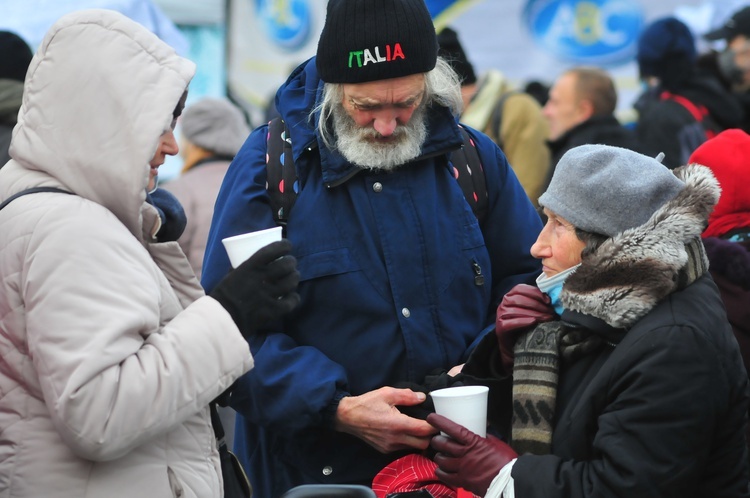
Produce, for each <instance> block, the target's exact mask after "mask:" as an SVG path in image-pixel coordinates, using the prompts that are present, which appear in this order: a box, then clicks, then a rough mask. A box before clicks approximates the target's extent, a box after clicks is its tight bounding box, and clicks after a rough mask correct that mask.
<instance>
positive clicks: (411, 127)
mask: <svg viewBox="0 0 750 498" xmlns="http://www.w3.org/2000/svg"><path fill="white" fill-rule="evenodd" d="M426 115H427V113H426V112H425V107H424V106H423V105H422V106H419V107H418V108H417V109H416V110H415V111H414V113H413V114H412V116H411V119H410V120H409V122H408V123H407V124H405V125H397V126H396V129H395V130H394V132H393V135H392V136H391V141H389V142H385V143H384V142H378V141H377V140H375V139H377V138H382V137H381V135H380V133H378V132H377V131H375V129H373V128H371V127H367V128H360V127H358V126H357V125H356V123H355V122H354V120H353V119H352V118H351V116H349V114H347V113H346V111H345V110H344V106H342V105H338V106H336V107H335V108H334V110H333V129H334V132H335V133H336V148H337V149H338V151H339V152H340V153H341V155H342V156H344V157H345V158H346V160H347V161H349V162H350V163H353V164H355V165H357V166H359V167H360V168H363V169H383V170H393V169H396V168H397V167H399V166H401V165H402V164H405V163H407V162H409V161H411V160H412V159H414V158H415V157H418V156H419V154H420V152H422V144H423V143H424V141H425V139H426V138H427V123H426Z"/></svg>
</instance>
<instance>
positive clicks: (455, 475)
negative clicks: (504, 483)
mask: <svg viewBox="0 0 750 498" xmlns="http://www.w3.org/2000/svg"><path fill="white" fill-rule="evenodd" d="M427 421H428V422H429V423H430V424H432V425H434V426H435V427H437V428H438V429H440V430H441V431H443V432H444V433H446V434H447V435H448V436H450V437H446V436H442V435H437V436H435V437H433V438H432V443H431V445H432V447H433V448H434V449H435V450H436V451H437V454H436V455H435V458H434V460H435V463H436V464H437V466H438V468H437V469H436V470H435V474H436V475H437V476H438V478H440V480H441V481H443V482H444V483H445V484H447V485H449V486H452V487H454V488H464V489H468V490H469V491H471V492H472V493H474V494H477V495H479V496H484V495H485V494H486V493H487V489H488V488H489V487H490V484H492V481H493V479H495V477H497V474H498V473H499V472H500V470H501V469H502V468H503V467H505V466H506V465H507V464H508V463H510V462H511V461H512V460H513V459H514V458H516V457H517V456H518V455H517V454H516V452H515V451H513V449H512V448H511V447H510V446H508V445H507V444H505V443H504V442H502V441H500V440H499V439H498V438H496V437H494V436H492V435H488V436H487V437H486V438H485V437H481V436H478V435H477V434H474V433H473V432H471V431H470V430H469V429H467V428H466V427H462V426H460V425H458V424H456V423H455V422H451V421H450V420H448V419H447V418H445V417H443V416H442V415H438V414H437V413H431V414H430V415H428V416H427Z"/></svg>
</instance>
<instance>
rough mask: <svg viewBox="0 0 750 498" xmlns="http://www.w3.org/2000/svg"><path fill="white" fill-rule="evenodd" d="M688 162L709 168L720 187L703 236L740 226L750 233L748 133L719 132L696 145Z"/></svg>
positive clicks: (737, 130) (736, 228)
mask: <svg viewBox="0 0 750 498" xmlns="http://www.w3.org/2000/svg"><path fill="white" fill-rule="evenodd" d="M689 162H690V163H697V164H701V165H703V166H707V167H709V168H711V171H713V173H714V176H715V177H716V179H717V180H718V181H719V186H720V187H721V196H720V197H719V202H718V203H717V204H716V207H715V208H714V210H713V212H712V213H711V215H710V216H709V218H708V227H706V230H705V231H704V232H703V237H704V238H705V237H723V236H725V235H727V234H729V233H730V232H733V231H735V230H738V229H743V228H744V229H746V230H745V231H746V232H750V135H748V134H747V133H745V132H744V131H742V130H739V129H733V130H726V131H723V132H721V133H719V134H718V135H716V136H715V137H714V138H712V139H710V140H707V141H706V142H704V143H703V145H701V146H700V147H698V148H697V149H696V150H695V152H693V154H692V155H691V156H690V161H689Z"/></svg>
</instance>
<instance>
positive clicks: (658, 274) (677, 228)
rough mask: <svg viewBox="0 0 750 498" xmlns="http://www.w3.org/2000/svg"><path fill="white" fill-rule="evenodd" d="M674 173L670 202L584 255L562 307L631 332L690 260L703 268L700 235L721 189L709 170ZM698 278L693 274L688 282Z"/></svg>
mask: <svg viewBox="0 0 750 498" xmlns="http://www.w3.org/2000/svg"><path fill="white" fill-rule="evenodd" d="M674 174H675V175H676V176H677V177H678V178H679V179H680V180H682V181H683V182H685V188H684V189H682V191H681V192H680V193H679V194H677V196H676V197H675V198H674V199H672V200H671V201H669V202H667V203H666V204H664V205H663V206H662V207H661V208H659V209H658V210H657V211H656V212H655V213H654V214H653V215H652V216H651V218H650V219H649V220H648V221H647V222H646V223H644V224H643V225H641V226H638V227H634V228H631V229H628V230H626V231H624V232H622V233H620V234H618V235H615V236H614V237H612V238H610V239H607V240H606V241H605V242H604V243H603V244H602V245H601V246H599V247H598V248H597V249H596V251H594V252H593V253H591V254H588V255H586V256H584V258H583V261H582V264H581V266H580V267H579V268H578V270H577V271H576V272H575V273H574V274H573V275H571V276H570V277H568V279H567V280H566V281H565V284H564V286H563V290H562V294H561V299H562V302H563V305H564V306H565V308H566V309H569V310H572V311H577V312H579V313H583V314H585V315H590V316H593V317H596V318H599V319H601V320H603V321H604V322H606V323H607V324H608V325H610V326H612V327H615V328H620V329H629V328H630V327H632V326H633V325H634V324H635V323H636V322H637V321H638V320H640V319H641V318H642V317H643V316H644V315H646V314H647V313H648V312H649V311H651V309H653V308H654V306H656V304H657V303H659V302H660V301H661V300H663V299H664V298H665V297H667V296H668V295H669V294H671V293H672V292H674V291H675V290H677V289H678V288H679V287H680V283H681V281H682V282H685V275H684V273H685V269H686V268H687V267H688V266H689V265H688V263H689V262H690V261H691V260H696V261H697V262H698V266H699V267H701V265H700V263H702V262H703V261H704V260H705V253H704V252H703V246H702V244H701V243H700V235H701V232H702V231H703V229H704V228H705V227H706V225H707V220H708V215H709V213H710V212H711V210H712V209H713V207H714V205H715V204H716V202H717V201H718V199H719V193H720V189H719V185H718V182H717V181H716V179H715V178H714V176H713V174H712V173H711V170H709V169H708V168H707V167H705V166H699V165H697V164H691V165H688V166H684V167H682V168H678V169H676V170H675V171H674ZM703 268H704V267H703ZM699 272H700V270H699ZM698 276H700V275H699V274H698V275H696V274H695V272H693V274H692V275H689V276H688V280H687V281H688V282H692V281H693V280H694V279H695V278H697V277H698Z"/></svg>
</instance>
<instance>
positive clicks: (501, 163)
mask: <svg viewBox="0 0 750 498" xmlns="http://www.w3.org/2000/svg"><path fill="white" fill-rule="evenodd" d="M467 129H468V128H467ZM470 133H471V134H472V135H473V136H474V138H475V143H476V144H477V150H478V152H479V156H480V158H481V161H482V165H483V167H484V171H485V176H486V179H487V193H488V195H489V212H488V215H487V218H486V219H485V220H484V221H483V222H482V225H481V226H482V233H483V234H484V240H485V243H486V245H487V250H488V251H489V255H490V260H491V262H492V287H493V291H492V301H491V303H490V308H491V309H490V310H489V317H490V320H489V321H488V325H490V324H493V325H494V323H495V310H496V309H497V306H498V305H499V304H500V301H501V300H502V298H503V296H504V295H505V293H506V292H508V291H509V290H510V289H511V288H513V287H514V286H515V285H517V284H520V283H526V284H533V283H534V281H535V280H536V277H537V276H538V275H539V273H541V270H542V266H541V263H540V262H539V261H538V260H537V259H536V258H534V257H533V256H531V253H530V250H531V246H532V245H533V244H534V242H536V239H537V237H538V236H539V233H540V232H541V231H542V220H541V218H540V216H539V214H538V213H537V212H536V209H535V208H534V206H533V204H532V203H531V201H530V200H529V197H528V196H527V195H526V192H524V190H523V187H522V186H521V183H520V182H519V181H518V178H517V177H516V174H515V173H514V172H513V169H512V168H511V167H510V165H509V164H508V161H507V159H506V158H505V154H503V152H502V151H501V150H500V148H499V147H498V146H497V145H496V144H495V143H494V142H493V141H492V140H490V139H489V137H487V136H486V135H483V134H482V135H479V134H478V132H477V131H475V130H473V129H470Z"/></svg>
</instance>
